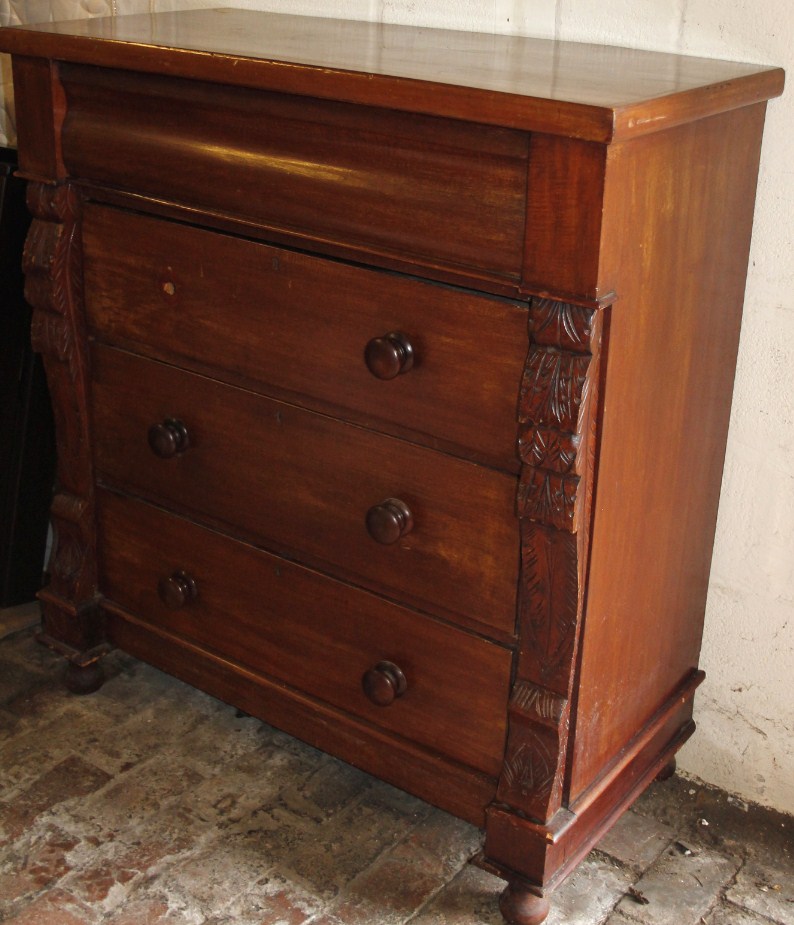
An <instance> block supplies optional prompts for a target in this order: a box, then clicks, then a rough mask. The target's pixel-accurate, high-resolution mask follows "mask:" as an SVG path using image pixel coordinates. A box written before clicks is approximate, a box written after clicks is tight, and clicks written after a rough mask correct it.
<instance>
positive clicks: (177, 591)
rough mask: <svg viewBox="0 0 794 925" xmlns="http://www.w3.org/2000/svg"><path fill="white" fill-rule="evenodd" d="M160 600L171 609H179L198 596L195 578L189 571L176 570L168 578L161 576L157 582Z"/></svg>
mask: <svg viewBox="0 0 794 925" xmlns="http://www.w3.org/2000/svg"><path fill="white" fill-rule="evenodd" d="M157 593H158V594H159V595H160V600H161V601H162V602H163V603H164V604H165V606H166V607H168V608H170V609H171V610H179V609H180V607H185V606H186V605H187V604H189V603H190V602H191V601H195V599H196V598H197V597H198V587H197V585H196V582H195V579H193V578H191V577H190V575H188V573H187V572H183V571H181V570H180V571H178V572H174V573H173V574H172V575H170V576H169V577H168V578H161V579H160V581H159V582H158V584H157Z"/></svg>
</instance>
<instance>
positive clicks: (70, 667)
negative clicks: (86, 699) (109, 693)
mask: <svg viewBox="0 0 794 925" xmlns="http://www.w3.org/2000/svg"><path fill="white" fill-rule="evenodd" d="M104 681H105V672H104V671H103V669H102V665H101V664H100V663H99V662H91V663H90V664H88V665H76V664H75V663H74V662H67V663H66V674H65V675H64V678H63V683H64V685H65V686H66V689H67V690H68V691H70V692H71V693H72V694H93V693H94V691H98V690H99V688H100V687H102V685H103V683H104Z"/></svg>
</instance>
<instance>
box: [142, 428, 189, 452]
mask: <svg viewBox="0 0 794 925" xmlns="http://www.w3.org/2000/svg"><path fill="white" fill-rule="evenodd" d="M149 446H150V447H151V448H152V452H153V453H154V454H155V455H156V456H159V457H160V458H161V459H171V457H173V456H178V455H179V454H180V453H184V452H185V450H186V449H187V448H188V447H189V446H190V438H189V437H188V433H187V427H185V425H184V424H183V423H182V421H179V420H177V419H176V418H166V419H165V420H164V421H163V422H162V423H161V424H152V426H151V427H150V428H149Z"/></svg>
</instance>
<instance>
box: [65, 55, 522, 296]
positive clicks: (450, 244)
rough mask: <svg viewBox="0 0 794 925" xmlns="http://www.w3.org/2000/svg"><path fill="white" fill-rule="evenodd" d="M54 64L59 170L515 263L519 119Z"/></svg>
mask: <svg viewBox="0 0 794 925" xmlns="http://www.w3.org/2000/svg"><path fill="white" fill-rule="evenodd" d="M61 78H62V81H63V85H64V88H65V90H66V96H67V112H66V121H65V122H64V126H63V158H64V163H65V165H66V168H67V170H68V171H69V173H70V175H71V176H74V177H77V178H80V179H88V180H91V181H94V182H97V183H101V184H103V185H106V186H110V187H116V188H119V189H122V190H132V191H134V192H135V193H137V194H142V195H146V196H151V197H155V198H158V199H162V200H166V201H168V202H172V203H176V204H188V205H190V206H191V207H193V208H196V207H198V208H200V209H203V210H206V211H210V212H216V213H221V214H224V215H226V216H230V217H233V218H237V219H241V220H243V221H249V222H253V223H255V224H257V225H259V226H263V227H266V228H269V229H271V230H273V231H277V232H282V233H284V234H287V235H291V236H293V237H296V236H297V237H301V238H310V239H312V240H313V241H314V242H324V246H325V247H329V248H331V249H333V250H336V251H337V252H338V250H339V248H342V249H347V250H350V249H353V250H356V251H358V252H363V253H364V254H366V255H368V256H367V259H370V258H374V259H375V260H376V261H377V262H382V261H384V260H385V261H386V262H387V263H389V262H391V263H392V265H393V263H394V261H398V262H399V263H400V264H403V263H405V262H408V263H411V264H421V265H424V266H427V267H430V268H436V269H441V270H443V269H446V270H447V271H448V272H449V273H456V274H463V275H470V276H473V277H475V278H477V277H485V278H490V279H496V280H499V279H501V280H503V281H505V280H508V281H512V282H515V281H516V280H517V279H518V278H519V275H520V268H521V258H522V251H523V235H524V221H525V215H526V205H527V166H528V158H529V155H528V150H529V141H528V137H529V136H528V135H527V134H526V133H525V132H518V131H513V130H510V129H502V128H497V127H494V126H486V125H477V124H473V123H468V122H460V121H456V120H452V119H440V118H435V117H430V116H417V115H410V114H406V113H399V112H394V111H389V110H383V109H374V108H372V109H371V108H368V107H365V106H352V105H349V104H347V103H337V102H331V101H326V100H313V99H308V98H305V97H296V96H288V95H284V94H277V93H266V92H263V91H256V90H248V89H244V88H240V87H220V86H213V85H211V84H205V83H202V82H200V81H193V80H179V79H176V78H162V77H157V76H153V75H146V74H134V73H131V72H125V71H113V70H110V69H101V70H100V69H98V68H90V67H84V66H77V65H64V66H63V67H62V69H61ZM219 114H222V117H219ZM321 246H323V245H321ZM434 275H435V274H434Z"/></svg>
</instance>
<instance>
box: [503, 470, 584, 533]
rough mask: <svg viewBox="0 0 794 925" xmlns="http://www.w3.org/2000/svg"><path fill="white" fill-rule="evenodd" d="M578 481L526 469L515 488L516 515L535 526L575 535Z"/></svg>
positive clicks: (544, 471)
mask: <svg viewBox="0 0 794 925" xmlns="http://www.w3.org/2000/svg"><path fill="white" fill-rule="evenodd" d="M578 486H579V477H578V476H576V475H557V473H556V472H548V471H546V470H544V469H532V468H529V467H527V468H525V469H524V470H523V471H522V473H521V480H520V482H519V486H518V514H519V517H528V518H529V519H530V520H536V521H538V523H542V524H548V525H549V526H553V527H557V529H559V530H567V531H569V532H572V533H573V532H575V531H576V527H577V523H576V500H577V489H578Z"/></svg>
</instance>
